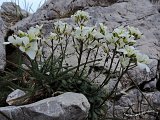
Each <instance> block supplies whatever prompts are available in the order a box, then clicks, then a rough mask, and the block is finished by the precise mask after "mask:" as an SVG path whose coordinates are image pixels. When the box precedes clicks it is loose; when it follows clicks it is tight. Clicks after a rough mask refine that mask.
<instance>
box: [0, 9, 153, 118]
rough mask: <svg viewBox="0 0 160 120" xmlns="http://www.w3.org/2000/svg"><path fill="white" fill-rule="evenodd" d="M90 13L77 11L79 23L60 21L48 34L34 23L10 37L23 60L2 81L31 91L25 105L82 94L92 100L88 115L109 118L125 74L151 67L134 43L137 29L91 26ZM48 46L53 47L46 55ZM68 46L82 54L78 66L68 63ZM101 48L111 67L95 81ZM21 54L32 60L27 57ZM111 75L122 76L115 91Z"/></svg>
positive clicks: (137, 36) (118, 78)
mask: <svg viewBox="0 0 160 120" xmlns="http://www.w3.org/2000/svg"><path fill="white" fill-rule="evenodd" d="M90 17H91V16H89V14H88V13H87V12H84V11H77V12H76V13H75V14H74V15H73V16H71V18H72V19H73V21H74V22H75V24H74V25H71V24H67V23H64V22H62V21H57V22H55V23H54V28H53V31H52V32H51V34H50V36H49V37H48V38H46V39H44V38H43V36H42V35H41V30H42V29H43V25H41V26H38V25H36V26H35V27H31V28H30V29H29V30H28V31H27V32H23V31H20V30H19V31H18V34H17V35H15V34H14V35H12V36H10V37H9V39H8V42H4V44H12V45H13V46H15V47H16V48H18V49H19V50H20V52H19V54H20V55H19V57H20V62H19V65H17V68H18V70H17V71H16V75H15V72H13V71H9V72H6V76H7V79H4V77H6V76H2V77H1V79H0V85H2V86H3V87H5V88H6V89H17V88H19V89H22V90H24V91H25V92H26V93H27V94H26V96H24V97H23V98H21V99H23V102H24V104H26V103H30V102H34V101H37V100H39V99H43V98H46V97H51V96H53V95H56V94H59V93H63V92H68V91H71V92H77V93H82V94H84V95H85V96H86V97H87V98H88V100H89V102H90V104H91V108H90V113H89V115H88V120H104V117H105V111H106V106H105V102H106V101H107V100H108V99H109V98H110V97H111V96H112V95H113V94H114V93H115V91H116V88H117V85H118V83H119V82H120V80H121V78H122V77H123V75H124V74H125V73H126V72H127V71H128V70H129V69H132V68H134V67H136V66H138V67H139V68H140V69H145V70H146V71H147V72H150V69H149V67H148V66H147V64H149V63H150V59H149V57H148V56H147V55H144V54H142V53H140V52H139V51H138V50H137V49H136V48H135V47H134V45H135V44H136V40H138V39H140V38H141V36H142V33H141V32H140V31H139V30H138V29H137V28H134V27H129V26H127V27H123V26H121V27H118V28H115V29H114V30H113V31H112V32H109V31H108V29H107V26H105V25H104V24H103V23H99V24H96V25H95V26H92V27H89V26H87V23H88V22H89V19H90ZM44 45H47V46H48V49H50V50H51V52H50V55H49V56H48V57H47V58H46V56H45V53H44V50H43V49H44V48H43V46H44ZM69 45H70V46H71V45H72V46H73V48H74V51H75V52H74V53H75V55H76V57H77V60H76V61H77V65H75V66H69V65H67V64H65V63H66V62H65V60H66V57H67V53H66V52H67V50H68V49H69V48H68V47H69ZM57 50H58V51H59V53H57ZM99 51H103V52H104V54H105V56H104V57H105V61H104V63H103V64H104V66H106V65H107V66H108V68H107V69H102V71H101V72H100V73H99V75H100V74H102V73H104V74H105V78H104V80H103V82H102V83H100V84H96V83H94V79H95V78H93V79H92V80H90V77H89V75H90V73H91V69H89V66H93V67H94V66H96V65H97V64H99V62H102V58H98V53H99ZM21 54H23V55H24V56H25V57H26V59H27V60H28V61H29V64H25V63H24V62H23V61H22V60H23V59H21ZM91 55H92V57H93V58H92V59H90V57H91ZM83 56H86V57H85V58H84V57H83ZM84 59H85V60H84ZM113 64H115V65H113ZM99 75H97V76H96V77H98V76H99ZM112 75H114V76H115V78H116V79H117V83H116V84H115V86H114V88H113V90H112V91H111V92H108V91H106V90H105V89H104V86H105V85H107V84H108V82H109V81H110V80H111V78H112ZM0 88H1V87H0ZM24 99H25V100H24Z"/></svg>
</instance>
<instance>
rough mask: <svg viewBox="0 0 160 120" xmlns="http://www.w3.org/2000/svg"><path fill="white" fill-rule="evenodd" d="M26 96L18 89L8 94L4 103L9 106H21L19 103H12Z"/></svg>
mask: <svg viewBox="0 0 160 120" xmlns="http://www.w3.org/2000/svg"><path fill="white" fill-rule="evenodd" d="M24 95H26V93H25V92H24V91H22V90H20V89H17V90H14V91H13V92H12V93H10V94H9V95H8V97H7V100H6V102H7V103H8V104H9V105H21V103H16V101H14V100H15V99H17V98H20V97H22V96H24Z"/></svg>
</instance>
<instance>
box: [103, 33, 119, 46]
mask: <svg viewBox="0 0 160 120" xmlns="http://www.w3.org/2000/svg"><path fill="white" fill-rule="evenodd" d="M104 39H105V40H106V42H108V43H109V44H112V43H113V44H115V43H116V42H117V40H118V39H119V38H117V37H114V36H113V34H112V33H108V34H106V35H105V36H104Z"/></svg>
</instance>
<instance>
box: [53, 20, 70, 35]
mask: <svg viewBox="0 0 160 120" xmlns="http://www.w3.org/2000/svg"><path fill="white" fill-rule="evenodd" d="M54 27H55V32H56V33H59V34H70V33H71V31H72V26H71V25H68V24H67V23H64V22H62V21H57V22H55V23H54Z"/></svg>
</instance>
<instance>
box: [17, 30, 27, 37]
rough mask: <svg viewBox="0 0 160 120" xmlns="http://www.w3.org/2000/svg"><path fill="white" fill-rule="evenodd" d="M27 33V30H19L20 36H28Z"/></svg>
mask: <svg viewBox="0 0 160 120" xmlns="http://www.w3.org/2000/svg"><path fill="white" fill-rule="evenodd" d="M26 35H27V34H26V33H25V32H23V31H21V30H18V36H20V37H24V36H26Z"/></svg>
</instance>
